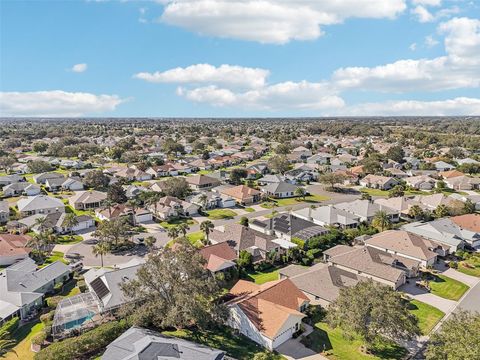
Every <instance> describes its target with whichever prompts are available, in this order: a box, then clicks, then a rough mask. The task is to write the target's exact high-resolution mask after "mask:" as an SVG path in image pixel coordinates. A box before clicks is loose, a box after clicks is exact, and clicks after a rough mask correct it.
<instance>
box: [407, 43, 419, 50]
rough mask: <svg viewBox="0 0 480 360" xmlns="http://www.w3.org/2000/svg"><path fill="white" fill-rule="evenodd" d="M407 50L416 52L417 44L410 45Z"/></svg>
mask: <svg viewBox="0 0 480 360" xmlns="http://www.w3.org/2000/svg"><path fill="white" fill-rule="evenodd" d="M408 48H409V49H410V50H411V51H415V50H417V43H411V44H410V46H409V47H408Z"/></svg>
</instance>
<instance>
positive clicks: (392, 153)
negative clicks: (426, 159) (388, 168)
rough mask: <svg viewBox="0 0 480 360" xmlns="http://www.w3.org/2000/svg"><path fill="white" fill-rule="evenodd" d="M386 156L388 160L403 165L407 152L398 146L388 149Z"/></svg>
mask: <svg viewBox="0 0 480 360" xmlns="http://www.w3.org/2000/svg"><path fill="white" fill-rule="evenodd" d="M386 155H387V158H388V159H390V160H393V161H396V162H398V163H402V162H403V161H404V160H403V158H404V157H405V151H403V148H402V147H401V146H398V145H396V146H392V147H391V148H390V149H388V150H387V153H386Z"/></svg>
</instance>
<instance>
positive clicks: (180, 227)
mask: <svg viewBox="0 0 480 360" xmlns="http://www.w3.org/2000/svg"><path fill="white" fill-rule="evenodd" d="M177 229H178V231H179V232H181V233H182V236H183V237H186V236H187V232H188V230H190V226H188V224H187V223H181V224H178V225H177Z"/></svg>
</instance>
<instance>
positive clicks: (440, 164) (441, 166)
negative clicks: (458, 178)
mask: <svg viewBox="0 0 480 360" xmlns="http://www.w3.org/2000/svg"><path fill="white" fill-rule="evenodd" d="M433 165H435V169H436V170H437V171H448V170H453V169H455V166H453V165H452V164H449V163H446V162H445V161H437V162H434V163H433Z"/></svg>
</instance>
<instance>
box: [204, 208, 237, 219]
mask: <svg viewBox="0 0 480 360" xmlns="http://www.w3.org/2000/svg"><path fill="white" fill-rule="evenodd" d="M207 214H208V218H209V219H212V220H222V219H233V218H234V217H235V216H237V215H238V214H237V213H236V212H235V211H233V210H229V209H213V210H209V211H207Z"/></svg>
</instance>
